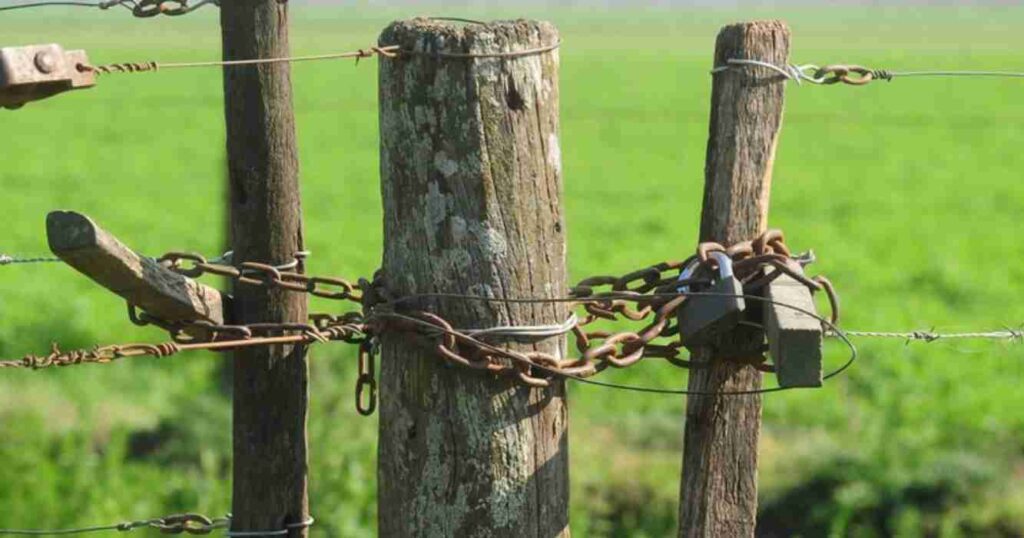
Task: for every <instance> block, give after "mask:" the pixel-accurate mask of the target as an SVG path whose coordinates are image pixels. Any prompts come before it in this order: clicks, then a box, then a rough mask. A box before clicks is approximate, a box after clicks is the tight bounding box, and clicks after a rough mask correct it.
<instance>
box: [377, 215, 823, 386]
mask: <svg viewBox="0 0 1024 538" xmlns="http://www.w3.org/2000/svg"><path fill="white" fill-rule="evenodd" d="M715 251H718V252H724V253H726V254H727V255H728V256H729V257H730V258H731V259H732V260H733V262H734V266H733V269H734V272H735V275H736V277H737V278H738V279H739V280H740V281H741V282H742V283H743V287H744V293H745V294H756V293H759V292H760V290H762V289H763V288H764V287H765V286H767V285H768V284H770V283H771V282H772V281H773V280H775V279H776V278H778V277H779V276H781V275H788V276H791V277H792V278H794V279H796V280H797V281H798V282H800V283H802V284H803V285H805V286H807V288H808V289H810V290H811V291H812V292H817V291H825V292H826V294H827V295H828V296H829V299H830V304H831V305H832V312H831V322H830V323H829V325H835V324H836V323H837V322H838V319H839V302H838V295H837V294H836V292H835V289H834V288H833V286H832V284H831V283H830V282H829V281H828V279H826V278H824V277H820V276H819V277H808V276H806V275H805V273H804V266H805V265H807V264H809V263H810V262H811V261H813V253H811V254H807V255H803V256H797V257H794V256H793V255H792V253H791V252H790V250H789V248H788V247H787V246H786V244H785V242H784V236H783V234H782V232H781V231H778V230H770V231H768V232H766V233H765V234H763V235H762V236H760V237H758V238H757V239H755V240H753V241H745V242H742V243H738V244H736V245H732V246H730V247H728V248H727V247H725V246H723V245H720V244H717V243H702V244H701V245H699V246H698V248H697V253H696V254H695V255H693V256H691V257H690V258H688V259H687V260H684V261H668V262H662V263H659V264H655V265H652V266H649V267H645V268H643V269H640V270H637V271H633V272H630V273H627V274H625V275H622V276H607V275H605V276H595V277H590V278H587V279H584V280H582V281H580V282H579V283H578V284H577V285H576V286H573V287H572V288H571V290H570V296H571V298H572V300H573V302H575V303H577V304H578V305H579V306H581V307H582V308H583V309H584V310H585V311H586V313H587V316H586V318H585V319H583V320H580V321H579V322H578V323H576V325H575V326H574V327H572V331H571V332H572V334H573V336H574V339H575V347H576V351H577V352H578V356H576V357H574V358H568V359H564V358H560V357H558V356H556V355H554V354H550V353H543V352H539V351H529V352H523V353H520V352H515V351H511V350H506V349H501V348H497V347H495V346H493V345H489V344H487V343H486V342H483V341H482V340H481V339H478V338H475V337H474V336H472V335H471V334H468V333H467V332H466V331H458V330H456V329H455V328H453V327H452V325H451V324H450V323H449V322H448V321H447V320H445V319H444V318H442V317H441V316H439V315H437V314H435V313H431V312H425V311H411V312H398V311H396V310H394V309H393V308H394V306H395V304H396V303H400V302H401V300H399V301H393V302H392V303H391V304H390V305H387V306H388V308H383V309H381V308H377V307H375V305H366V306H365V308H367V312H370V313H371V314H370V317H371V318H380V319H386V320H388V323H387V324H386V326H384V327H375V328H373V329H371V330H374V331H385V330H396V331H406V332H413V333H417V334H419V335H420V336H421V337H424V338H434V339H436V344H435V345H434V351H435V352H436V353H437V355H438V356H440V357H441V358H443V359H444V360H445V361H447V362H449V363H451V364H454V365H458V366H461V367H465V368H469V369H473V370H481V371H486V372H489V373H492V374H496V375H503V376H509V377H512V378H515V379H516V380H518V381H519V382H520V383H522V384H524V385H527V386H531V387H547V386H549V385H550V380H551V379H552V378H554V377H573V378H588V377H591V376H594V375H596V374H598V373H600V372H602V371H604V370H606V369H608V368H626V367H629V366H632V365H634V364H637V363H638V362H640V361H641V360H643V359H645V358H661V359H665V361H666V362H668V363H669V364H672V365H674V366H677V367H681V368H690V367H703V366H705V365H699V364H694V363H692V362H690V361H687V360H684V359H682V358H680V353H681V348H682V347H683V345H682V344H681V343H680V342H679V341H678V338H673V337H675V336H677V335H678V332H679V329H678V325H677V323H675V319H676V313H677V311H678V310H679V308H680V307H681V306H682V305H683V304H684V303H685V302H686V300H687V298H688V297H689V296H690V295H694V294H701V293H704V294H707V293H708V292H700V291H697V292H686V293H683V292H680V291H679V288H680V287H681V286H686V287H690V286H693V287H698V286H701V285H704V286H706V285H708V284H710V283H711V282H712V276H713V274H714V273H716V272H717V262H716V261H715V258H714V257H713V256H711V253H712V252H715ZM692 263H695V264H696V268H695V270H694V271H693V272H692V274H693V276H692V277H690V278H685V279H683V280H680V275H682V274H683V271H684V268H686V267H688V266H690V265H691V264H692ZM377 287H379V285H378V286H377ZM407 299H408V298H407ZM538 302H544V301H543V300H538ZM599 319H603V320H609V321H618V320H622V319H625V320H628V321H634V322H636V321H647V324H646V325H645V326H644V327H642V328H641V329H640V330H637V331H622V332H615V333H613V332H609V331H601V330H594V331H589V332H588V331H586V330H584V327H586V326H587V325H589V324H591V323H593V322H595V321H597V320H599ZM669 338H672V340H671V341H668V340H667V339H669ZM748 362H750V363H751V365H752V366H754V367H755V368H757V369H759V370H761V371H766V372H770V371H772V370H773V367H772V366H771V365H768V364H765V363H764V362H765V358H764V357H763V356H760V357H757V358H756V360H751V361H748Z"/></svg>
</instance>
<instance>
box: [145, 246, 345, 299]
mask: <svg viewBox="0 0 1024 538" xmlns="http://www.w3.org/2000/svg"><path fill="white" fill-rule="evenodd" d="M157 261H158V262H159V263H160V264H162V265H163V266H164V267H166V268H168V269H170V270H172V271H175V272H176V273H179V274H181V275H184V276H187V277H189V278H199V277H201V276H203V275H217V276H222V277H227V278H229V279H231V280H233V281H235V282H237V283H239V284H244V285H247V286H260V287H264V288H270V289H283V290H288V291H294V292H299V293H308V294H310V295H313V296H315V297H321V298H324V299H333V300H338V301H351V302H354V303H358V304H362V294H361V293H360V292H359V291H358V290H359V287H358V285H357V284H353V283H351V282H349V281H348V280H345V279H342V278H333V277H323V276H308V275H304V274H301V273H298V272H295V271H285V270H281V269H279V268H277V267H274V266H272V265H268V264H265V263H257V262H243V263H240V264H238V266H237V267H236V266H232V265H225V264H219V263H212V262H209V261H207V259H206V258H205V257H204V256H202V255H201V254H196V253H193V252H169V253H167V254H164V255H163V256H161V257H160V258H158V259H157Z"/></svg>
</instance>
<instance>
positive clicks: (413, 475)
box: [378, 19, 569, 538]
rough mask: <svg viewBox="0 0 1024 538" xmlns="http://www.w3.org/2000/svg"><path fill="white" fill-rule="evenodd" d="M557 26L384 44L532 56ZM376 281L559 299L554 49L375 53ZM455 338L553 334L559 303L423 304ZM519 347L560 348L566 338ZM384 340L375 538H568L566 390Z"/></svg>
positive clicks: (392, 337) (394, 32)
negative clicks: (478, 331)
mask: <svg viewBox="0 0 1024 538" xmlns="http://www.w3.org/2000/svg"><path fill="white" fill-rule="evenodd" d="M557 39H558V34H557V31H556V30H555V28H554V27H553V26H551V25H550V24H547V23H543V22H531V21H515V22H500V23H493V24H490V25H486V26H484V25H467V26H462V25H458V24H452V23H444V22H432V21H428V20H425V19H416V20H411V21H403V22H396V23H393V24H392V25H391V26H389V27H388V28H387V29H386V30H384V32H383V33H382V35H381V37H380V43H381V44H388V45H395V44H397V45H401V46H402V47H403V48H405V49H415V50H418V51H430V52H434V51H444V52H472V53H488V52H501V51H511V50H523V49H527V48H535V47H541V46H544V45H548V44H551V43H553V42H555V41H556V40H557ZM380 124H381V173H382V191H383V197H384V232H385V233H384V235H385V246H384V275H385V281H386V285H387V287H388V288H389V289H390V291H391V292H392V293H393V294H395V295H397V296H407V295H410V294H416V293H427V292H452V293H464V294H474V295H485V296H490V297H510V298H511V297H558V296H563V295H565V293H566V273H565V248H566V247H565V229H564V224H563V214H562V205H561V179H562V178H561V165H560V150H559V139H558V136H559V134H558V133H559V131H558V53H557V52H548V53H543V54H537V55H531V56H528V57H522V58H517V59H498V58H491V59H475V60H470V59H453V58H435V57H430V56H416V57H405V58H402V59H396V60H390V59H385V60H381V72H380ZM418 306H419V307H420V308H424V309H429V310H430V311H433V312H436V313H439V314H440V315H441V316H443V317H444V318H446V319H448V320H450V321H451V323H452V324H453V325H454V326H455V327H460V328H483V327H491V326H495V325H509V324H514V325H524V324H526V325H535V324H549V323H560V322H562V321H563V320H565V318H566V316H567V314H568V310H567V308H566V306H565V305H560V304H557V305H556V304H543V305H541V304H530V305H527V304H500V303H486V302H479V301H466V300H424V301H422V302H421V303H420V304H419V305H418ZM505 344H506V345H509V346H511V347H513V348H515V349H520V350H531V349H537V350H541V351H545V352H550V353H559V352H561V353H564V351H565V339H564V338H554V339H547V340H543V341H540V342H536V343H534V344H532V345H531V344H522V343H505ZM430 348H431V346H429V345H423V344H421V343H417V341H416V339H415V338H410V337H409V336H407V335H403V334H395V333H385V334H384V337H383V348H382V365H381V383H382V385H381V392H380V395H381V407H380V453H379V465H380V469H379V473H378V479H379V493H380V494H379V518H378V522H379V526H380V536H382V537H386V538H388V537H402V538H405V537H408V536H488V537H517V538H518V537H523V536H534V537H542V538H551V537H554V536H567V535H568V534H569V529H568V522H569V517H568V498H569V488H568V447H567V434H566V424H567V414H566V413H567V410H566V403H565V387H564V385H563V383H562V382H560V381H555V382H553V386H552V387H551V388H550V389H533V390H531V389H528V388H524V387H522V386H519V385H518V384H516V383H513V382H512V381H510V380H508V379H506V378H495V377H493V376H490V375H488V374H486V373H483V372H480V371H467V370H465V369H463V368H459V367H450V366H448V365H446V364H444V363H443V362H442V360H441V359H440V358H438V357H437V355H436V354H435V353H433V352H431V349H430Z"/></svg>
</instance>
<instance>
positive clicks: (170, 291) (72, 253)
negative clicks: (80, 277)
mask: <svg viewBox="0 0 1024 538" xmlns="http://www.w3.org/2000/svg"><path fill="white" fill-rule="evenodd" d="M46 235H47V240H48V241H49V243H50V250H51V251H52V252H53V253H54V254H55V255H57V257H59V258H60V259H62V260H64V263H67V264H68V265H70V266H71V267H73V268H75V269H76V270H77V271H78V272H80V273H82V274H84V275H85V276H87V277H89V278H90V279H92V280H93V281H94V282H96V283H97V284H100V285H101V286H103V287H105V288H107V289H108V290H110V291H112V292H114V293H116V294H117V295H119V296H121V297H122V298H124V299H125V300H126V301H128V302H129V303H131V304H133V305H135V306H137V307H139V308H141V309H142V310H144V311H145V312H147V313H149V314H151V315H153V316H155V317H157V318H159V319H162V320H165V321H172V322H174V321H182V322H188V321H209V322H212V323H217V324H221V323H224V319H225V315H224V309H225V307H227V306H229V304H228V303H229V301H228V297H227V296H224V295H223V294H221V292H220V291H218V290H216V289H214V288H211V287H209V286H205V285H203V284H200V283H199V282H196V281H195V280H192V279H191V278H187V277H185V276H182V275H179V274H178V273H175V272H174V271H171V270H170V269H167V268H165V267H163V266H161V265H160V264H159V263H157V261H156V260H154V259H152V258H147V257H145V256H140V255H138V254H136V253H135V251H133V250H132V249H130V248H128V247H127V246H126V245H125V244H124V243H122V242H121V241H119V240H118V239H117V238H116V237H114V236H113V235H112V234H111V233H109V232H107V231H106V230H104V229H103V228H100V227H99V225H97V224H96V223H95V222H94V221H93V220H92V219H90V218H89V217H87V216H85V215H83V214H81V213H76V212H74V211H53V212H51V213H50V214H49V215H47V216H46Z"/></svg>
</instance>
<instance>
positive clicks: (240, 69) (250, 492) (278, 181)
mask: <svg viewBox="0 0 1024 538" xmlns="http://www.w3.org/2000/svg"><path fill="white" fill-rule="evenodd" d="M220 13H221V15H220V23H221V36H222V43H223V57H224V60H243V59H252V58H283V57H286V56H289V55H290V54H289V46H288V3H287V2H281V1H279V0H231V1H228V2H222V3H221V10H220ZM290 72H291V70H290V67H289V64H287V63H278V64H273V65H262V66H258V67H256V66H235V67H226V68H225V69H224V106H225V121H226V125H227V150H228V152H227V160H228V177H229V182H230V185H229V188H228V191H229V193H230V203H231V210H230V218H231V234H230V236H231V241H232V250H233V251H234V261H235V262H236V263H241V262H246V261H253V262H263V263H269V264H271V265H277V264H281V263H285V262H287V261H290V260H292V259H293V256H294V255H295V253H296V252H299V251H301V250H304V246H303V237H302V209H301V202H300V193H299V164H298V157H297V156H298V150H297V147H296V139H295V114H294V112H293V109H292V89H291V76H290ZM303 270H304V268H303V267H301V266H300V267H299V268H298V271H300V272H301V271H303ZM234 295H235V308H234V314H235V319H236V320H237V322H238V323H255V322H290V323H300V322H305V321H306V318H307V302H308V301H307V297H306V295H305V294H301V293H293V292H288V291H284V290H269V289H264V288H259V287H255V286H244V285H243V286H236V287H235V292H234ZM233 376H234V380H233V382H234V391H233V397H234V419H233V421H232V433H233V443H234V458H233V465H234V477H233V484H232V486H233V499H232V515H233V519H232V521H231V530H232V531H234V532H244V531H276V530H280V529H282V528H284V527H285V526H287V525H298V524H301V523H302V522H304V521H306V518H307V517H308V515H309V514H308V512H309V500H308V494H307V488H308V480H309V477H308V473H309V469H308V456H307V439H306V417H307V414H308V406H309V366H308V364H307V360H306V349H305V346H272V347H253V348H248V349H244V350H238V351H236V352H235V353H234V369H233ZM308 532H309V531H308V529H306V528H303V527H293V528H291V529H290V530H289V532H288V537H289V538H297V537H305V536H307V535H308Z"/></svg>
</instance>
